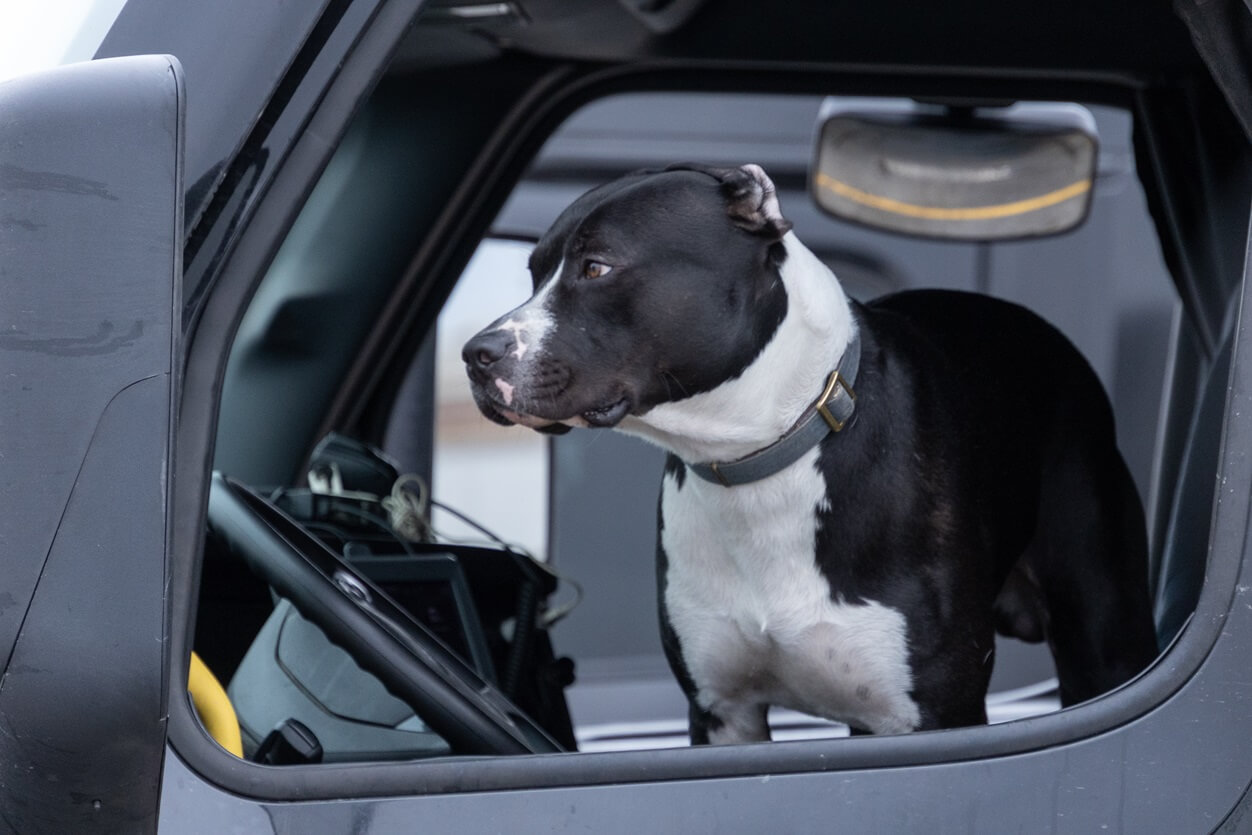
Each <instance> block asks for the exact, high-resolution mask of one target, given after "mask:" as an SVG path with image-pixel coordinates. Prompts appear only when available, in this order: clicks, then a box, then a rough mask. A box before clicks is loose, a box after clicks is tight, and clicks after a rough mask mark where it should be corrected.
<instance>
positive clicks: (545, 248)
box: [462, 165, 791, 432]
mask: <svg viewBox="0 0 1252 835" xmlns="http://www.w3.org/2000/svg"><path fill="white" fill-rule="evenodd" d="M790 228H791V224H790V223H789V222H788V221H787V220H785V219H784V218H783V216H782V214H781V212H780V210H779V206H778V199H777V197H776V195H775V190H774V184H773V183H772V182H770V180H769V178H768V177H767V176H766V175H765V172H764V171H762V170H761V168H760V167H758V166H755V165H746V166H743V167H742V168H708V167H704V166H697V165H679V166H671V167H670V168H667V169H665V170H663V171H644V172H638V173H635V174H630V175H628V176H625V177H623V178H621V179H619V180H615V181H613V182H611V183H608V184H606V185H603V186H600V187H598V188H595V189H593V190H592V191H589V192H588V193H586V194H584V195H583V196H582V197H580V198H578V199H577V200H576V201H574V203H573V204H572V205H570V206H569V208H567V209H566V210H565V211H564V212H563V213H562V214H561V216H560V217H558V218H557V220H556V222H555V223H554V224H553V226H552V228H551V229H549V230H548V232H547V234H545V235H544V237H543V239H542V240H540V241H539V243H538V245H537V246H536V247H535V250H534V252H533V253H532V254H531V257H530V272H531V275H532V277H533V280H534V285H535V293H534V295H533V296H532V297H531V298H530V300H529V301H527V302H526V303H525V304H523V305H521V306H520V307H518V308H516V309H514V310H511V311H509V312H508V313H505V314H504V315H503V316H501V317H500V318H499V319H497V320H496V321H494V322H492V323H491V324H490V325H488V326H487V327H486V328H484V329H483V330H482V331H480V332H479V333H478V334H477V335H476V336H475V337H474V338H473V339H471V340H469V342H467V343H466V345H465V348H464V350H463V352H462V356H463V358H464V360H465V364H466V369H467V371H468V373H469V378H470V382H471V386H472V388H473V392H474V399H475V401H476V402H477V404H478V407H479V409H481V410H482V412H483V414H484V415H486V416H487V417H488V418H490V419H491V420H494V421H496V422H497V423H502V424H511V423H519V424H523V425H525V426H530V427H533V428H536V429H540V430H543V431H558V432H559V431H565V430H566V429H567V428H568V427H569V426H615V425H616V424H617V423H618V422H620V421H621V420H622V419H623V418H624V417H626V416H627V415H632V414H633V415H642V414H644V413H646V412H647V411H648V410H649V409H651V408H653V407H654V406H656V405H658V404H660V403H665V402H669V401H674V400H680V399H683V398H686V397H689V396H691V395H693V394H696V393H699V392H704V391H709V390H711V389H713V388H715V387H717V386H718V385H720V384H721V383H723V382H725V381H727V380H730V379H732V378H734V377H736V376H738V375H739V374H740V373H741V372H742V371H743V370H744V369H745V368H746V367H747V366H748V365H749V364H750V363H751V362H752V360H753V358H754V357H755V356H756V355H757V354H758V353H759V352H760V350H761V349H762V347H763V346H764V345H765V344H766V343H767V342H768V341H769V340H770V338H771V336H772V335H773V333H774V331H775V330H776V329H777V327H778V325H779V323H780V322H781V321H782V319H783V317H784V316H785V314H786V311H787V296H786V292H785V290H784V289H783V286H782V283H781V281H780V280H779V265H780V263H781V260H782V259H783V258H785V250H784V248H783V246H782V244H781V241H782V238H783V236H784V235H785V234H786V233H787V231H788V230H789V229H790Z"/></svg>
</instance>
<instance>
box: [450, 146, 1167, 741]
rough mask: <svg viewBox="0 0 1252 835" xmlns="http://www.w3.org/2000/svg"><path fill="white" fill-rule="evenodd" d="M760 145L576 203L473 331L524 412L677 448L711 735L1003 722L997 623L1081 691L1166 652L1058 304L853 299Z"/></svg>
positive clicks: (540, 423) (690, 592)
mask: <svg viewBox="0 0 1252 835" xmlns="http://www.w3.org/2000/svg"><path fill="white" fill-rule="evenodd" d="M791 226H792V224H791V223H790V222H789V221H788V220H786V219H785V218H784V217H783V215H782V212H781V208H780V206H779V202H778V199H777V194H776V189H775V187H774V185H773V183H772V182H771V181H770V179H769V177H768V176H767V175H766V173H765V172H764V171H763V170H762V169H761V168H760V167H759V166H756V165H745V166H743V167H739V168H714V167H706V166H700V165H694V164H689V165H676V166H671V167H669V168H667V169H664V170H653V171H644V172H638V173H635V174H631V175H628V176H626V177H623V178H621V179H619V180H615V181H613V182H610V183H608V184H606V185H602V186H600V187H598V188H595V189H593V190H591V191H590V192H588V193H587V194H585V195H583V196H582V197H580V198H578V199H577V200H576V201H575V202H574V203H573V204H572V205H570V206H569V207H568V208H567V209H566V210H565V211H564V212H563V213H562V214H561V215H560V217H559V218H558V219H557V220H556V222H555V223H554V224H553V226H552V228H551V229H550V230H549V231H548V232H547V233H546V234H545V235H544V236H543V238H542V240H540V241H539V243H538V245H537V246H536V247H535V250H534V252H533V254H532V255H531V258H530V263H529V267H530V271H531V273H532V276H533V278H534V285H535V293H534V295H533V297H532V298H531V299H530V300H529V301H527V302H526V303H524V304H522V305H521V306H520V307H518V308H516V309H515V310H512V311H510V312H508V313H506V314H504V315H503V316H501V317H500V318H499V319H497V320H496V321H495V322H493V323H492V324H490V325H489V326H488V327H486V328H485V329H484V330H483V331H481V332H480V333H479V334H478V335H476V336H475V337H473V338H472V339H471V340H470V341H469V342H468V343H466V345H465V348H464V352H463V357H464V360H465V362H466V367H467V371H468V375H469V378H470V383H471V388H472V390H473V393H474V397H475V401H476V403H477V405H478V407H479V409H480V410H481V411H482V413H483V414H484V415H485V416H486V417H487V418H489V419H491V420H493V421H495V422H497V423H501V424H506V425H507V424H521V425H524V426H529V427H533V428H535V429H537V430H540V431H546V432H563V431H568V429H569V428H570V427H572V426H581V427H594V428H605V427H613V428H616V429H618V430H620V431H623V432H627V433H629V434H632V435H636V436H639V437H642V438H645V439H647V440H648V441H651V442H653V443H655V444H658V445H660V446H661V447H662V448H664V449H665V450H667V451H668V453H669V455H668V457H667V461H666V465H665V470H664V475H663V478H662V486H661V495H660V522H659V526H658V527H659V534H658V547H657V556H658V574H657V576H658V586H659V595H658V596H659V612H660V624H661V637H662V644H663V646H664V649H665V652H666V656H667V658H668V660H669V663H670V666H671V668H672V670H673V672H674V675H675V677H676V678H677V680H678V683H679V685H680V686H681V687H682V690H683V692H684V693H685V695H686V697H687V700H688V703H689V706H690V715H689V718H690V733H691V740H692V742H693V743H696V744H699V743H728V742H750V741H760V740H767V739H769V734H770V732H769V726H768V723H767V719H766V713H767V710H768V708H769V707H770V706H771V705H778V706H781V707H786V708H791V709H794V710H799V711H802V712H805V713H810V714H814V715H817V716H822V717H826V718H828V719H833V720H837V721H841V722H845V723H847V724H848V725H849V726H850V727H851V728H852V729H853V731H854V732H864V733H876V734H892V733H904V732H910V731H918V730H929V729H938V728H950V727H959V726H966V725H976V724H981V723H985V722H986V721H987V714H986V708H985V697H986V691H987V685H988V681H989V679H990V675H991V669H992V664H993V662H994V655H995V642H994V636H995V633H996V632H997V631H998V632H1000V633H1002V634H1005V635H1010V636H1015V637H1018V638H1021V639H1023V640H1026V641H1033V642H1038V641H1044V640H1046V641H1047V642H1048V644H1049V646H1050V649H1051V650H1052V654H1053V656H1054V658H1055V661H1056V667H1057V674H1058V679H1059V686H1060V696H1061V701H1062V703H1063V704H1064V705H1070V704H1074V703H1077V702H1080V701H1083V700H1086V699H1089V698H1091V697H1094V696H1096V695H1099V694H1101V693H1103V692H1105V691H1107V690H1110V689H1112V688H1114V687H1116V686H1118V685H1120V684H1122V683H1123V682H1125V681H1127V680H1128V679H1130V678H1131V677H1132V676H1134V675H1135V674H1137V673H1138V672H1139V671H1140V670H1142V669H1143V668H1144V667H1145V666H1147V664H1149V663H1150V662H1151V661H1152V659H1153V658H1154V657H1155V656H1156V654H1157V646H1156V640H1155V637H1154V631H1153V624H1152V618H1151V607H1150V603H1149V595H1148V584H1147V556H1146V553H1147V545H1146V537H1145V533H1144V530H1145V525H1144V518H1143V510H1142V507H1141V505H1140V502H1139V498H1138V494H1137V492H1136V490H1135V487H1134V485H1133V483H1132V482H1131V478H1130V475H1129V472H1128V471H1127V468H1126V465H1125V463H1124V462H1123V460H1122V458H1121V455H1120V454H1119V453H1118V450H1117V447H1116V443H1115V438H1114V426H1113V415H1112V410H1111V407H1110V405H1109V402H1108V399H1107V397H1106V395H1105V393H1104V390H1103V388H1102V386H1101V384H1100V382H1099V380H1098V379H1097V377H1096V375H1095V374H1094V373H1093V371H1092V370H1091V368H1090V366H1089V365H1088V364H1087V362H1086V361H1085V360H1084V358H1083V357H1082V356H1081V354H1079V352H1078V351H1077V350H1076V349H1075V348H1074V347H1073V346H1072V345H1071V344H1070V343H1069V342H1068V341H1067V340H1066V339H1065V337H1063V336H1062V335H1061V334H1060V333H1059V332H1058V331H1057V330H1055V329H1054V328H1053V327H1052V326H1050V325H1048V324H1047V323H1045V322H1044V321H1043V320H1042V319H1040V318H1039V317H1037V316H1036V315H1034V314H1033V313H1030V312H1029V311H1027V310H1025V309H1024V308H1021V307H1018V306H1016V305H1013V304H1011V303H1008V302H1004V301H999V300H995V299H992V298H990V297H987V296H981V295H977V294H972V293H959V292H950V291H928V290H919V291H910V292H903V293H898V294H894V295H889V296H886V297H883V298H880V299H878V300H875V301H873V302H870V303H868V304H860V303H857V302H855V301H853V300H850V299H849V298H848V297H847V296H845V294H844V292H843V290H842V289H841V287H840V285H839V282H838V281H837V280H836V278H835V276H834V275H833V274H832V273H831V271H830V270H829V269H828V268H827V267H826V266H825V265H824V264H823V263H822V262H821V261H820V260H819V259H818V258H817V257H816V256H815V255H814V254H813V253H812V252H811V251H809V250H808V249H807V248H806V247H805V246H804V245H803V244H802V243H801V242H800V241H799V240H798V239H797V237H796V235H795V233H794V232H793V231H791Z"/></svg>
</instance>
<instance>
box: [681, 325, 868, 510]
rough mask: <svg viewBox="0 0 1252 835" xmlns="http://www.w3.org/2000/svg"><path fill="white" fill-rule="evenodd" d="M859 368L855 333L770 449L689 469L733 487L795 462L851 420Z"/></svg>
mask: <svg viewBox="0 0 1252 835" xmlns="http://www.w3.org/2000/svg"><path fill="white" fill-rule="evenodd" d="M860 365H861V334H860V332H859V330H858V332H857V333H855V334H853V336H852V341H851V342H849V343H848V347H847V348H845V349H844V352H843V356H842V357H841V358H840V359H839V364H838V365H836V366H835V370H834V371H832V372H830V376H829V377H827V378H826V387H825V388H824V389H822V393H821V395H819V396H818V398H817V400H815V401H813V404H812V405H811V406H809V407H808V408H807V409H805V410H804V414H802V415H800V419H799V420H797V421H796V423H795V425H794V426H792V427H791V428H790V429H788V430H787V432H786V434H784V435H783V436H782V437H781V438H779V439H778V440H777V441H774V443H772V444H770V445H769V446H767V447H765V448H763V449H759V450H757V451H756V452H753V453H751V454H749V455H745V456H744V457H742V458H736V459H735V460H734V461H713V462H711V463H707V464H689V465H688V467H689V469H690V470H691V471H692V472H693V473H695V474H696V475H698V476H700V478H702V479H704V480H705V481H711V482H713V483H714V484H720V485H722V486H723V487H733V486H735V485H737V484H748V483H750V482H753V481H760V480H761V479H763V478H765V477H766V476H771V475H773V474H774V473H776V472H779V471H780V470H782V469H784V468H785V467H788V466H790V465H791V464H793V463H795V462H796V461H797V460H799V458H800V456H802V455H804V453H806V452H808V451H809V450H810V449H812V448H813V447H814V446H816V445H817V444H818V443H820V442H821V440H822V439H823V438H825V437H826V435H827V434H829V433H831V432H838V431H839V430H841V429H843V428H844V427H845V426H847V425H848V423H849V421H851V420H852V413H853V411H854V410H855V409H856V392H854V391H853V390H852V385H853V383H855V382H856V372H857V369H858V368H859V367H860ZM818 418H821V420H818Z"/></svg>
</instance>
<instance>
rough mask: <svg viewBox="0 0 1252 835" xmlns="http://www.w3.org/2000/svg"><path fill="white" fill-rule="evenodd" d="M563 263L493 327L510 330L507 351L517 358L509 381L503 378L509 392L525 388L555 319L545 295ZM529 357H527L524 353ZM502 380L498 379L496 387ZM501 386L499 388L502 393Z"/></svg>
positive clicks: (555, 281)
mask: <svg viewBox="0 0 1252 835" xmlns="http://www.w3.org/2000/svg"><path fill="white" fill-rule="evenodd" d="M564 267H565V262H564V261H562V262H561V263H559V264H557V267H556V270H555V271H554V272H553V273H552V275H550V276H549V277H548V279H547V281H545V282H544V283H543V284H542V285H540V287H539V289H538V290H537V291H536V292H535V294H534V295H533V296H531V297H530V299H529V300H528V301H527V302H526V303H525V304H523V305H521V306H520V307H517V308H514V309H513V310H511V311H509V313H507V314H505V316H504V317H503V321H501V322H500V324H498V325H496V328H495V329H496V330H501V331H509V332H510V333H512V334H513V348H512V350H511V351H510V353H512V354H513V357H514V358H515V359H516V360H517V364H516V365H515V366H514V372H513V379H512V380H511V381H503V382H506V383H508V384H509V385H510V389H509V390H510V392H512V390H513V389H515V388H519V387H520V388H521V389H522V390H523V393H524V392H525V385H526V381H527V380H528V379H529V377H530V375H531V368H532V364H533V363H534V362H535V359H536V358H537V357H538V356H539V354H540V350H541V349H542V348H543V343H544V341H545V340H546V339H547V338H548V334H549V333H551V331H552V326H553V325H554V324H555V320H554V319H553V316H552V311H551V310H549V309H548V297H549V296H551V295H552V291H553V289H554V288H555V287H556V285H557V283H558V282H559V281H560V276H561V271H562V270H563V269H564ZM527 356H529V357H530V359H529V360H527V359H526V357H527ZM501 382H502V381H501V380H499V379H497V380H496V386H497V387H498V386H499V385H500V383H501ZM503 392H504V390H503V389H501V393H503ZM507 396H508V397H509V398H510V399H508V400H506V401H505V402H506V403H510V404H511V403H512V402H513V401H512V399H511V395H507Z"/></svg>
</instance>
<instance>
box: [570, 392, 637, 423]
mask: <svg viewBox="0 0 1252 835" xmlns="http://www.w3.org/2000/svg"><path fill="white" fill-rule="evenodd" d="M629 411H630V398H628V397H622V398H620V399H618V400H615V401H613V402H612V403H609V404H607V405H604V406H599V407H597V408H595V409H587V410H586V411H585V412H583V413H582V419H583V420H585V421H587V425H588V426H595V427H608V426H617V424H619V423H621V420H622V418H624V417H626V414H627V413H628V412H629Z"/></svg>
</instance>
